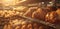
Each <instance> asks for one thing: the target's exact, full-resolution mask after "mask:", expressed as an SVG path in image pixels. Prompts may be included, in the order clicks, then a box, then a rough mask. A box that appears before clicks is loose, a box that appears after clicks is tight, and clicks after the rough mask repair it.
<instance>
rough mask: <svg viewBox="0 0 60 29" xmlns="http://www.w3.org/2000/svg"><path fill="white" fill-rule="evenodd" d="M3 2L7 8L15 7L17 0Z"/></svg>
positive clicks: (4, 0) (3, 0)
mask: <svg viewBox="0 0 60 29" xmlns="http://www.w3.org/2000/svg"><path fill="white" fill-rule="evenodd" d="M2 2H3V4H4V5H5V6H9V5H15V4H16V2H17V0H2Z"/></svg>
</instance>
